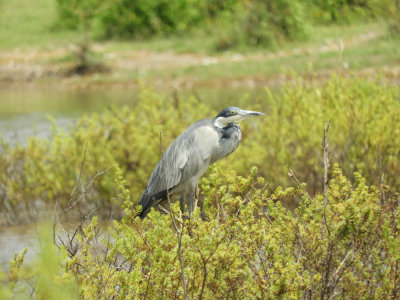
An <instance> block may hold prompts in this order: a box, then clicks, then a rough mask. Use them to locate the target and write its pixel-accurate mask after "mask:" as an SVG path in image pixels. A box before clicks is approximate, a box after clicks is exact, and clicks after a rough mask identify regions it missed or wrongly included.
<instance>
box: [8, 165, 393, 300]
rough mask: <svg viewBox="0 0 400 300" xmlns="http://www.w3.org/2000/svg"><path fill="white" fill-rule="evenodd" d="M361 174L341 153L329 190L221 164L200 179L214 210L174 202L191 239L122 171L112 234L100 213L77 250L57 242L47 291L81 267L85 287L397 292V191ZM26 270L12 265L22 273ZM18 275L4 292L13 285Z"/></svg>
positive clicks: (118, 292) (221, 294) (177, 295)
mask: <svg viewBox="0 0 400 300" xmlns="http://www.w3.org/2000/svg"><path fill="white" fill-rule="evenodd" d="M355 177H356V182H355V184H354V187H353V184H352V183H351V182H350V181H349V180H348V179H347V178H346V177H345V176H344V175H343V174H342V171H341V170H340V168H339V167H338V166H337V165H335V166H334V168H333V170H332V176H331V180H330V182H329V188H328V192H327V197H326V201H324V199H323V196H322V195H320V194H318V195H316V196H315V197H311V196H310V195H308V194H307V192H305V191H304V190H303V188H302V187H291V188H288V189H282V188H278V189H276V190H275V191H274V192H272V193H269V192H268V190H265V189H264V188H261V187H262V186H265V180H264V179H263V178H261V177H259V176H258V174H257V170H256V169H255V168H253V169H252V170H251V171H250V174H249V175H247V176H246V177H241V176H238V175H236V174H235V173H234V172H228V173H227V172H221V170H219V168H215V167H213V168H212V171H211V172H210V174H209V176H208V177H207V178H205V179H203V180H202V184H201V185H202V190H203V192H204V194H205V197H206V198H205V212H206V214H207V216H208V218H207V219H206V220H201V218H200V217H199V211H198V210H196V211H195V213H194V215H193V217H192V218H191V219H190V220H188V219H185V218H183V217H182V216H181V215H180V213H179V207H178V205H173V211H174V216H172V217H174V218H175V219H176V222H177V224H178V225H177V227H178V230H179V233H180V235H181V242H178V239H177V233H176V231H175V229H174V227H173V226H172V225H171V216H170V215H168V214H160V213H159V212H156V211H152V212H151V213H150V214H149V215H148V217H147V218H146V219H144V220H140V219H139V218H136V217H135V209H134V206H135V202H133V201H132V199H131V198H130V196H129V192H128V190H127V189H126V187H124V186H125V183H124V182H123V181H121V180H119V179H118V178H117V184H116V186H117V187H118V189H119V192H118V195H120V197H121V200H123V202H124V207H125V213H126V216H125V217H124V218H123V219H122V221H121V222H117V221H115V222H114V228H110V229H109V235H110V237H109V238H107V237H106V238H103V239H101V237H100V236H99V226H98V224H97V221H96V218H94V219H93V220H92V222H91V224H89V225H88V226H86V227H84V229H83V230H81V231H80V233H79V234H78V235H77V236H76V240H75V241H74V245H76V246H75V248H74V251H70V250H71V249H68V248H67V250H68V251H69V254H70V259H68V260H67V261H65V258H63V257H65V256H62V255H61V256H58V255H56V253H54V252H53V253H49V254H50V257H51V261H52V262H53V261H54V262H58V265H59V266H60V267H57V265H55V264H53V263H52V264H51V266H52V267H51V269H52V270H53V271H55V272H56V273H55V274H57V275H54V274H52V275H53V276H51V277H49V278H47V277H46V276H48V274H50V273H49V272H48V271H47V269H50V268H49V267H45V268H43V267H42V268H43V269H44V270H43V271H44V275H43V277H42V273H40V276H39V278H40V280H41V281H40V282H41V285H39V284H38V291H37V292H38V293H39V295H40V293H43V292H46V294H42V295H52V293H50V292H49V291H48V290H47V289H46V286H47V287H50V285H49V283H52V284H54V285H55V289H57V293H58V295H63V294H64V293H65V294H66V295H71V291H72V292H73V291H74V288H73V285H71V280H70V278H71V275H73V276H74V277H75V279H76V282H77V284H78V288H79V295H80V298H83V299H93V298H104V299H108V298H113V299H127V298H140V299H154V298H156V299H158V298H162V299H182V298H183V296H184V294H185V292H184V288H183V286H184V285H185V287H186V294H187V296H188V299H194V298H199V299H211V298H213V299H214V298H217V299H218V298H225V297H227V298H238V299H276V298H284V299H299V298H306V299H313V298H323V299H330V298H336V297H337V298H339V299H359V298H376V299H390V298H394V299H396V298H397V297H398V278H399V276H400V268H399V261H400V256H399V255H400V239H399V222H400V219H399V216H400V214H399V213H400V206H399V201H398V195H396V194H394V195H393V194H392V195H391V194H388V193H386V194H385V191H384V190H382V188H381V187H379V186H367V185H366V182H365V179H363V178H362V177H361V176H360V175H358V174H356V175H355ZM284 198H300V199H301V203H300V206H299V207H298V208H297V209H296V210H295V211H293V212H291V211H289V210H287V209H285V208H284V207H283V206H282V205H281V203H280V200H281V199H284ZM324 202H326V205H324ZM100 240H102V242H99V241H100ZM101 249H102V250H101ZM60 258H61V259H60ZM62 259H64V261H63V260H62ZM180 259H181V261H180ZM65 265H66V266H67V268H66V269H65V268H64V269H63V268H62V266H65ZM23 270H24V269H23V268H21V267H20V266H18V268H16V269H15V268H14V269H12V272H14V273H13V274H16V276H14V277H13V278H17V279H18V278H19V276H18V274H21V272H23ZM59 270H64V271H63V272H61V273H60V272H59ZM182 270H183V273H184V275H185V278H186V281H185V284H184V283H183V279H182ZM63 273H65V274H64V275H63ZM46 274H47V275H46ZM9 278H11V277H9ZM44 279H46V280H47V279H48V280H49V281H48V282H47V283H46V284H45V282H43V280H44ZM16 281H17V280H16ZM8 282H9V281H8V280H3V283H4V284H3V287H0V294H1V293H3V294H4V293H5V292H9V291H10V290H9V289H8V286H9V283H8ZM40 282H39V283H40ZM64 282H65V283H69V285H64V287H65V286H66V287H65V288H63V284H62V283H64ZM43 284H45V285H44V287H43ZM64 289H65V291H64ZM27 293H28V294H29V290H28V291H27ZM72 295H73V294H72Z"/></svg>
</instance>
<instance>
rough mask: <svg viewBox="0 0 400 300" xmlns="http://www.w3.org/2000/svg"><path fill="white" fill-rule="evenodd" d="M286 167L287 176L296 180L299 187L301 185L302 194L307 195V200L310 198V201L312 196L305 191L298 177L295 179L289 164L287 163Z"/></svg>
mask: <svg viewBox="0 0 400 300" xmlns="http://www.w3.org/2000/svg"><path fill="white" fill-rule="evenodd" d="M287 168H288V170H289V173H288V175H289V177H291V178H293V180H294V181H296V183H297V185H298V186H299V187H301V189H302V190H303V192H304V194H305V195H306V196H307V198H308V200H310V202H311V201H312V198H311V196H310V194H309V193H308V192H307V190H306V189H305V188H304V186H303V185H302V184H301V182H300V181H299V179H297V177H296V175H294V172H293V170H292V169H291V168H290V166H289V165H287Z"/></svg>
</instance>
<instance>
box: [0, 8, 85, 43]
mask: <svg viewBox="0 0 400 300" xmlns="http://www.w3.org/2000/svg"><path fill="white" fill-rule="evenodd" d="M55 5H56V3H55V1H54V0H11V1H9V0H0V10H1V14H0V50H10V49H14V48H22V49H24V48H27V49H32V48H34V49H42V48H43V47H45V48H47V47H51V46H59V45H63V44H68V43H71V42H75V41H76V40H77V39H78V38H79V35H78V34H77V33H76V32H72V31H65V30H61V31H60V30H56V29H55V23H56V19H57V14H56V6H55Z"/></svg>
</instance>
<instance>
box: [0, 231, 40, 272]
mask: <svg viewBox="0 0 400 300" xmlns="http://www.w3.org/2000/svg"><path fill="white" fill-rule="evenodd" d="M37 242H38V239H37V234H36V230H35V226H33V225H21V226H12V227H0V271H1V270H4V269H7V268H8V265H9V261H10V260H11V259H12V258H13V257H14V253H20V252H21V251H22V250H24V248H28V251H27V252H26V254H25V261H31V260H32V259H33V258H34V257H35V255H36V253H37V249H38V247H37V245H38V243H37Z"/></svg>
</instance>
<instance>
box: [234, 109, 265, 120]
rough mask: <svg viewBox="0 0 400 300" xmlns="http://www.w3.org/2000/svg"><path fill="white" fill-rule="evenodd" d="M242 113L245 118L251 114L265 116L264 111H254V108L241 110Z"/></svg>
mask: <svg viewBox="0 0 400 300" xmlns="http://www.w3.org/2000/svg"><path fill="white" fill-rule="evenodd" d="M240 115H241V116H242V118H243V119H246V118H248V117H251V116H264V114H263V113H262V112H258V111H252V110H241V111H240Z"/></svg>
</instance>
